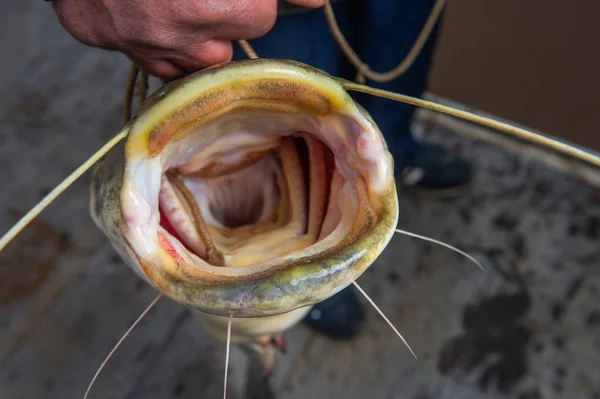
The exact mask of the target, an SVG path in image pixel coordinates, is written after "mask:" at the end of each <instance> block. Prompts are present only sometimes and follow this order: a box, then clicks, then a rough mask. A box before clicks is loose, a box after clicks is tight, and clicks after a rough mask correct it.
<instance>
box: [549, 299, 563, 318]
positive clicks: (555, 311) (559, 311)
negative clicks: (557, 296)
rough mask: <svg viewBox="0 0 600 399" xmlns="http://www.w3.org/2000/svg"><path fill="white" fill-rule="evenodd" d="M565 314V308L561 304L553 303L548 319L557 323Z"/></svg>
mask: <svg viewBox="0 0 600 399" xmlns="http://www.w3.org/2000/svg"><path fill="white" fill-rule="evenodd" d="M564 314H565V307H564V305H563V304H562V303H555V304H554V305H552V308H551V309H550V317H552V320H553V321H554V322H555V323H558V322H559V321H561V320H562V317H563V315H564Z"/></svg>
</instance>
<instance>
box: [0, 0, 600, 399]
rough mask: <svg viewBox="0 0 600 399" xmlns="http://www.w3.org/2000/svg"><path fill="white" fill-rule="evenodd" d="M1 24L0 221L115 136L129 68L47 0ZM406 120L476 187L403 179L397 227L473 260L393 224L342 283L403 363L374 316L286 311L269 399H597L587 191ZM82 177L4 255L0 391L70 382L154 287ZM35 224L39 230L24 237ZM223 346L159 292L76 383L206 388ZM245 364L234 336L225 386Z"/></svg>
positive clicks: (13, 6) (8, 15)
mask: <svg viewBox="0 0 600 399" xmlns="http://www.w3.org/2000/svg"><path fill="white" fill-rule="evenodd" d="M0 37H2V38H3V39H2V41H1V42H0V48H1V49H2V54H3V55H2V59H3V62H2V63H0V93H2V99H1V100H0V104H1V106H0V137H1V139H2V140H1V144H0V181H1V182H2V188H3V189H2V195H0V230H1V231H6V230H7V229H8V228H9V227H10V225H11V223H13V222H14V213H13V212H14V211H17V212H19V211H20V212H23V211H26V210H27V209H28V208H29V207H31V206H32V205H34V204H35V202H36V201H38V200H39V199H40V198H41V197H42V196H43V195H44V193H46V192H47V191H48V190H49V189H51V188H52V187H53V186H54V185H55V184H57V183H58V182H60V180H61V179H62V178H64V177H65V176H66V175H67V174H68V173H70V172H71V171H72V170H73V169H75V168H76V167H77V166H78V165H79V164H80V163H81V162H83V161H84V160H85V159H86V158H87V157H88V156H89V155H91V154H92V153H93V152H94V151H95V150H96V149H98V148H99V147H100V146H101V145H102V143H104V142H105V141H106V139H107V138H108V137H109V136H110V135H112V134H114V133H115V132H116V131H117V129H118V127H119V126H120V124H121V112H120V111H121V110H120V107H121V104H122V98H123V86H124V83H125V79H126V76H127V72H128V63H127V60H126V59H125V58H124V57H122V56H120V55H118V54H114V53H108V52H104V51H100V50H95V49H89V48H86V47H85V46H83V45H80V44H78V43H76V42H75V41H74V40H72V39H71V38H70V37H69V36H68V35H67V34H66V33H65V32H63V31H62V29H61V27H60V26H59V25H58V23H57V22H56V20H55V19H54V17H53V14H52V12H51V10H50V9H49V8H48V7H47V5H46V4H45V3H40V2H35V1H23V2H19V3H5V4H2V5H0ZM415 130H416V132H417V133H419V134H420V135H421V136H423V137H424V139H425V140H427V141H431V142H435V143H439V144H442V145H444V146H446V147H448V148H451V149H452V150H454V151H456V152H458V153H460V154H462V155H463V156H465V157H466V158H468V159H469V160H470V161H472V162H473V164H474V165H475V170H476V175H475V182H474V184H473V187H472V189H471V190H470V191H469V192H468V193H467V194H466V195H465V196H463V197H461V198H458V199H456V200H451V201H441V200H434V199H431V198H423V197H420V196H418V195H416V194H412V193H408V192H402V193H401V196H400V198H401V221H400V227H401V228H404V229H407V230H409V231H412V232H415V233H419V234H424V235H427V236H430V237H432V238H436V239H440V240H444V241H445V242H448V243H449V244H452V245H455V246H457V247H459V248H461V249H463V250H466V251H468V252H469V253H470V254H472V255H473V256H475V257H476V258H478V259H479V260H481V261H482V262H484V264H485V265H486V270H485V271H484V272H482V271H480V270H478V269H477V267H476V266H475V265H473V264H471V263H470V262H469V261H468V260H466V259H465V258H463V257H461V256H459V255H457V254H455V253H453V252H449V251H448V250H447V249H445V248H442V247H439V246H436V245H434V244H431V243H428V242H423V241H419V240H416V239H414V238H410V237H403V236H396V237H395V238H394V239H393V240H392V242H391V243H390V245H389V246H388V248H387V249H386V251H385V252H384V253H383V255H382V256H381V257H380V258H379V259H378V260H377V261H376V262H375V264H374V265H373V266H372V267H371V268H370V269H368V271H367V272H366V273H365V274H364V275H363V276H362V277H361V278H360V279H359V283H360V284H361V285H362V286H363V288H364V289H365V290H366V291H367V292H368V293H370V294H371V295H372V297H373V299H374V300H375V301H376V302H377V303H378V304H379V305H380V306H381V308H382V310H383V311H384V312H385V313H386V314H387V315H388V317H389V318H390V319H391V320H392V321H393V323H394V324H395V325H396V326H397V327H398V329H399V330H400V331H402V333H403V334H404V336H405V338H406V339H407V340H408V342H409V343H410V344H411V346H412V348H413V349H414V350H415V352H416V354H417V356H418V357H419V359H418V360H415V359H414V358H412V357H411V355H410V353H409V352H408V350H407V349H406V348H405V347H404V346H403V344H402V343H401V342H400V341H399V340H398V339H397V337H395V335H394V333H393V332H392V331H391V330H390V329H389V327H388V326H387V325H386V324H385V323H384V322H383V321H382V320H381V319H380V318H379V316H378V315H377V313H376V312H375V311H371V312H370V313H369V323H368V325H367V328H366V330H365V332H364V333H363V334H362V335H361V336H360V337H359V338H357V339H355V340H353V341H350V342H334V341H331V340H329V339H327V338H324V337H322V336H319V335H316V334H314V333H313V332H311V331H310V330H308V329H307V328H305V327H304V326H298V327H295V328H293V329H292V330H291V331H289V332H288V334H287V338H288V342H289V350H288V353H287V354H286V355H285V356H280V357H279V364H278V369H277V371H276V376H275V390H276V392H277V394H278V396H279V397H281V398H306V397H329V398H362V397H367V396H369V397H376V398H408V399H428V398H431V399H438V398H440V399H444V398H465V399H469V398H519V399H534V398H569V399H571V398H586V399H587V398H589V399H592V398H599V397H600V374H599V373H598V371H597V370H598V369H599V366H600V361H599V360H598V358H599V356H600V305H599V304H600V301H599V300H598V299H599V295H600V276H599V273H598V272H599V271H600V246H599V245H598V243H599V242H600V192H599V191H598V189H594V188H591V187H589V186H587V185H585V184H584V183H582V182H581V181H579V180H577V179H574V178H571V177H566V176H563V175H561V174H559V173H557V172H556V171H554V170H552V169H549V168H547V167H545V166H542V165H540V164H538V163H536V162H533V161H532V160H530V159H528V158H526V157H523V156H521V155H519V154H515V153H511V152H508V151H505V150H503V149H500V148H495V147H492V146H490V145H488V144H484V143H481V142H475V141H471V140H466V139H464V138H462V137H461V136H459V135H456V134H455V132H451V131H449V130H447V129H445V128H441V127H439V126H436V125H433V124H428V123H418V124H417V125H416V126H415ZM88 185H89V176H85V177H84V178H82V179H81V180H80V181H78V182H77V183H76V184H75V185H74V186H73V187H71V188H70V189H69V190H68V191H67V192H66V193H65V195H64V196H62V197H61V198H59V199H58V200H57V201H56V203H55V204H53V205H52V206H51V207H49V208H48V210H47V211H45V212H44V213H43V214H42V216H41V218H40V220H39V223H40V226H44V227H43V228H41V229H40V230H36V227H32V229H33V230H31V231H30V232H29V233H27V234H29V235H25V236H23V238H27V237H28V239H20V240H18V241H15V242H14V243H13V244H12V245H11V247H8V248H7V251H6V252H5V253H3V254H2V258H1V259H2V264H1V265H0V276H2V279H1V280H0V293H1V295H0V296H1V297H2V302H1V303H0V398H2V399H5V398H6V399H20V398H23V399H29V398H41V397H44V398H61V399H62V398H66V397H81V396H82V395H83V392H84V391H85V388H86V386H87V384H88V382H89V381H90V379H91V377H92V376H93V374H94V373H95V371H96V369H97V367H98V366H99V364H100V363H101V361H102V360H103V358H104V357H105V356H106V354H107V353H108V352H109V351H110V349H111V347H112V346H113V345H114V343H115V342H116V341H117V340H118V339H119V338H120V336H121V334H122V333H123V332H124V331H125V330H126V329H127V328H128V326H129V325H130V323H131V322H132V321H133V320H135V318H136V317H137V316H138V315H139V314H140V312H141V311H142V310H143V309H144V308H145V306H146V305H147V304H148V303H150V301H151V300H152V299H153V297H154V295H155V292H154V291H153V290H152V289H151V288H149V287H148V286H147V285H146V284H145V283H143V282H142V281H140V279H139V278H137V277H136V276H135V275H134V274H133V273H132V272H131V271H130V270H129V269H128V268H126V267H125V266H124V265H123V264H122V263H121V261H120V260H119V258H118V257H117V255H116V253H115V252H114V251H113V249H112V248H111V247H110V245H109V244H108V243H107V241H106V240H105V239H104V237H103V236H102V235H101V234H100V232H99V231H98V230H97V229H96V228H95V226H94V225H93V223H92V221H91V219H90V217H89V214H88V200H89V195H88ZM44 229H46V230H44ZM40 234H41V236H42V237H47V240H46V241H45V242H44V243H43V246H41V247H40V245H39V243H38V240H39V235H40ZM7 259H8V260H7ZM40 260H45V261H46V262H49V263H44V264H43V265H42V266H40ZM49 260H50V261H51V262H50V261H49ZM42 263H43V262H42ZM10 270H15V273H9V271H10ZM15 284H17V285H18V284H24V285H23V286H24V287H25V288H24V289H21V290H19V289H15V288H14V287H15ZM364 303H365V306H367V304H366V302H364ZM224 354H225V348H224V345H223V344H221V343H216V342H215V341H213V340H212V339H211V338H209V337H208V336H207V335H206V334H205V333H204V332H203V331H202V329H201V327H200V326H199V324H198V322H197V321H196V319H195V318H194V317H192V315H191V314H190V312H189V311H188V310H186V309H184V308H183V307H181V306H180V305H178V304H175V303H173V302H171V301H169V300H161V301H160V302H159V303H158V305H157V306H156V307H155V308H154V309H153V310H151V311H150V313H149V314H148V316H147V317H146V318H145V319H144V320H143V321H142V323H141V324H140V326H139V327H138V328H137V329H136V330H135V331H134V332H133V333H132V334H131V336H130V337H129V338H128V339H127V340H126V341H125V343H124V345H123V346H122V347H121V348H120V349H119V351H118V352H117V353H116V355H115V356H114V357H113V358H112V359H111V361H110V362H109V364H108V365H107V367H106V368H105V369H104V371H103V373H102V374H101V376H100V378H99V380H98V382H97V384H96V385H95V387H94V390H93V392H92V394H91V396H90V397H91V398H130V399H133V398H145V399H146V398H198V397H203V398H204V397H206V398H210V397H220V396H221V395H222V383H223V375H222V371H223V367H224ZM245 364H246V360H245V358H244V355H243V354H242V353H241V351H239V350H238V349H237V348H233V352H232V358H231V372H230V378H231V379H230V381H231V384H230V390H229V395H228V396H229V397H230V398H241V397H243V395H242V383H243V379H244V377H245V369H244V368H245Z"/></svg>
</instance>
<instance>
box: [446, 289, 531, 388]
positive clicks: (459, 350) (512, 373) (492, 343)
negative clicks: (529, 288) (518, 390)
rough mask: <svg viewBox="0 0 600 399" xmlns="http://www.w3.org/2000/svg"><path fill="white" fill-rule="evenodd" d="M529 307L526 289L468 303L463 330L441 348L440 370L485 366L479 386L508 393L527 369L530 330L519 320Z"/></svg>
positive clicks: (467, 369) (448, 370) (467, 370)
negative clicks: (527, 347)
mask: <svg viewBox="0 0 600 399" xmlns="http://www.w3.org/2000/svg"><path fill="white" fill-rule="evenodd" d="M530 306H531V299H530V296H529V294H528V293H527V292H526V291H519V292H517V293H514V294H499V295H495V296H492V297H488V298H484V299H482V300H481V301H480V302H478V303H473V304H469V305H467V306H466V308H465V309H464V311H463V320H462V322H463V327H464V329H465V332H464V333H463V334H462V335H460V336H458V337H454V338H452V339H451V340H449V341H448V342H447V343H446V344H445V345H444V347H443V348H442V350H441V352H440V354H439V359H438V369H439V371H440V373H442V374H449V373H451V372H452V371H466V372H470V371H473V370H474V369H475V368H476V367H478V366H485V368H484V370H483V371H482V372H481V374H480V376H479V380H478V385H479V388H480V389H481V390H487V389H489V388H490V387H491V386H494V387H495V388H496V389H497V390H498V391H500V392H503V393H508V392H510V391H511V389H512V388H513V387H514V385H515V384H516V383H517V382H518V381H520V380H521V379H522V378H523V377H524V376H525V374H526V373H527V370H528V365H527V357H526V346H527V344H528V342H529V340H530V337H531V333H530V331H529V330H528V329H527V328H526V327H525V326H524V325H523V324H522V320H523V318H524V316H525V315H526V313H527V312H528V311H529V308H530Z"/></svg>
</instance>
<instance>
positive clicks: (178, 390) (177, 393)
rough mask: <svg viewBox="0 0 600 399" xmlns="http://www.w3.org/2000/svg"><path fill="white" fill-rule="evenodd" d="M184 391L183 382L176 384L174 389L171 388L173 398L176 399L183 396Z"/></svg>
mask: <svg viewBox="0 0 600 399" xmlns="http://www.w3.org/2000/svg"><path fill="white" fill-rule="evenodd" d="M186 389H187V386H186V385H185V382H178V383H177V385H175V388H173V396H175V397H176V398H177V397H179V396H181V395H183V394H184V393H185V391H186Z"/></svg>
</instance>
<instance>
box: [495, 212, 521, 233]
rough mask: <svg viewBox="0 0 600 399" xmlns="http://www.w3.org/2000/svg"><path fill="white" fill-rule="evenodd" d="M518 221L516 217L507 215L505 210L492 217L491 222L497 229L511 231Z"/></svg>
mask: <svg viewBox="0 0 600 399" xmlns="http://www.w3.org/2000/svg"><path fill="white" fill-rule="evenodd" d="M518 223H519V221H518V219H517V218H516V217H514V216H512V215H509V214H508V213H506V212H501V213H499V214H498V215H497V216H496V217H495V218H493V219H492V224H493V225H494V227H496V228H497V229H498V230H505V231H513V230H514V229H515V227H517V225H518Z"/></svg>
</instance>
